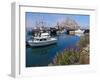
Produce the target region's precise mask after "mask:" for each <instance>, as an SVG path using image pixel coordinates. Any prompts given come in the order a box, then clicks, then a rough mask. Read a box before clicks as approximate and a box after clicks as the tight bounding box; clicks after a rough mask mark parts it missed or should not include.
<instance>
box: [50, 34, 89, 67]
mask: <svg viewBox="0 0 100 80" xmlns="http://www.w3.org/2000/svg"><path fill="white" fill-rule="evenodd" d="M71 64H89V35H84V36H81V37H80V40H79V41H78V42H77V48H76V49H72V48H70V49H65V50H64V51H62V52H60V53H57V55H56V56H55V58H54V59H53V62H52V63H50V64H49V65H71Z"/></svg>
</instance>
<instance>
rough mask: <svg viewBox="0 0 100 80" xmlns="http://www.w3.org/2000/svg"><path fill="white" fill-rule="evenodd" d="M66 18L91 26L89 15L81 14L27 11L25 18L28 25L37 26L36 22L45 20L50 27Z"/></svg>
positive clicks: (81, 24)
mask: <svg viewBox="0 0 100 80" xmlns="http://www.w3.org/2000/svg"><path fill="white" fill-rule="evenodd" d="M66 18H71V19H73V20H75V21H76V22H77V23H78V25H79V26H82V27H89V19H90V16H89V15H79V14H77V15H76V14H58V13H57V14H55V13H34V12H26V14H25V20H26V27H35V26H36V22H41V21H43V22H44V24H45V25H46V26H48V27H53V26H55V25H56V24H57V22H61V21H64V20H65V19H66Z"/></svg>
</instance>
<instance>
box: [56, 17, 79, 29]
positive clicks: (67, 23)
mask: <svg viewBox="0 0 100 80" xmlns="http://www.w3.org/2000/svg"><path fill="white" fill-rule="evenodd" d="M57 25H58V23H57ZM59 27H60V28H65V29H78V28H80V27H79V25H78V23H77V22H76V21H75V20H73V19H71V18H66V19H65V20H64V21H62V22H59Z"/></svg>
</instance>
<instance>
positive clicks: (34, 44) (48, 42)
mask: <svg viewBox="0 0 100 80" xmlns="http://www.w3.org/2000/svg"><path fill="white" fill-rule="evenodd" d="M56 42H57V39H56V38H52V39H50V40H47V41H40V42H34V41H33V40H29V41H28V44H29V45H30V46H33V47H38V46H46V45H50V44H54V43H56Z"/></svg>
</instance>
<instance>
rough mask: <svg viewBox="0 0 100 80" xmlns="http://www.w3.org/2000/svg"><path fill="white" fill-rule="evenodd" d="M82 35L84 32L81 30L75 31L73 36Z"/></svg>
mask: <svg viewBox="0 0 100 80" xmlns="http://www.w3.org/2000/svg"><path fill="white" fill-rule="evenodd" d="M83 33H84V30H81V29H78V30H76V31H75V34H83Z"/></svg>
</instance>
